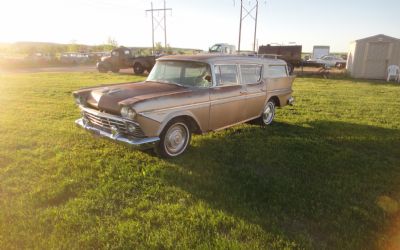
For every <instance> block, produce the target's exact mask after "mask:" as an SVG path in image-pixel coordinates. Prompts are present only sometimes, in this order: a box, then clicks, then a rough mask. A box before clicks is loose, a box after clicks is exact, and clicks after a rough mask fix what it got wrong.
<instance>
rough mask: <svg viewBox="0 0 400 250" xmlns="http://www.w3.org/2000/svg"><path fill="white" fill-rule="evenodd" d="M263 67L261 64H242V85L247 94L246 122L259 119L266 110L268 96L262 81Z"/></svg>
mask: <svg viewBox="0 0 400 250" xmlns="http://www.w3.org/2000/svg"><path fill="white" fill-rule="evenodd" d="M262 69H263V66H262V65H260V64H241V65H240V76H241V84H242V85H243V86H244V89H245V93H246V102H245V117H244V120H248V119H251V118H255V117H258V116H259V115H260V114H261V111H262V109H263V108H264V104H265V98H266V96H267V94H266V88H265V84H264V82H263V79H262Z"/></svg>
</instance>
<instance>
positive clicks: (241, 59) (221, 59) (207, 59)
mask: <svg viewBox="0 0 400 250" xmlns="http://www.w3.org/2000/svg"><path fill="white" fill-rule="evenodd" d="M168 60H174V61H175V60H176V61H193V62H204V63H210V64H216V63H268V64H286V62H285V61H283V60H280V59H271V58H261V57H257V56H248V55H221V54H201V55H172V56H163V57H160V58H158V59H157V61H168Z"/></svg>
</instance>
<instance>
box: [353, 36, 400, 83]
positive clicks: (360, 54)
mask: <svg viewBox="0 0 400 250" xmlns="http://www.w3.org/2000/svg"><path fill="white" fill-rule="evenodd" d="M392 64H394V65H399V66H400V39H397V38H394V37H390V36H385V35H376V36H371V37H367V38H363V39H360V40H356V41H354V42H352V43H351V45H350V50H349V53H348V56H347V66H346V68H347V70H348V72H349V73H350V75H351V76H352V77H354V78H366V79H386V70H387V68H388V66H389V65H392Z"/></svg>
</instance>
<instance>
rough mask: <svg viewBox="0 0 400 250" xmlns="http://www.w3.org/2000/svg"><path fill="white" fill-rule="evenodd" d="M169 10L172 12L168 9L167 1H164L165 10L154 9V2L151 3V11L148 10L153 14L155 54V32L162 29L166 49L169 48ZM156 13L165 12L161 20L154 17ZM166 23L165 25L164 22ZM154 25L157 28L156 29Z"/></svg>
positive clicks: (152, 34) (152, 28) (152, 27)
mask: <svg viewBox="0 0 400 250" xmlns="http://www.w3.org/2000/svg"><path fill="white" fill-rule="evenodd" d="M167 10H169V11H172V9H171V8H166V1H165V0H164V8H163V9H154V8H153V2H151V9H149V10H146V13H147V12H151V36H152V43H153V54H154V31H155V30H157V28H158V27H160V28H161V29H162V30H163V31H164V48H165V49H166V48H167ZM154 12H157V13H159V12H164V15H163V16H162V17H161V18H158V17H156V16H155V15H154ZM163 21H164V24H162V22H163ZM154 23H155V24H156V26H155V27H154Z"/></svg>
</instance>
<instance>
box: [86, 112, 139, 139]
mask: <svg viewBox="0 0 400 250" xmlns="http://www.w3.org/2000/svg"><path fill="white" fill-rule="evenodd" d="M83 116H84V117H85V118H87V119H88V121H89V122H90V124H91V125H93V126H95V127H97V128H99V129H102V130H105V131H107V132H109V133H111V127H115V128H117V129H118V132H119V133H121V134H124V135H128V136H133V137H136V138H144V137H145V135H144V133H143V131H142V129H141V128H140V126H139V125H138V124H136V123H133V122H128V121H122V120H118V119H113V118H111V117H108V116H101V115H96V114H92V113H89V112H87V111H83ZM128 124H129V125H132V126H134V127H135V131H134V132H132V133H131V132H129V131H128Z"/></svg>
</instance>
